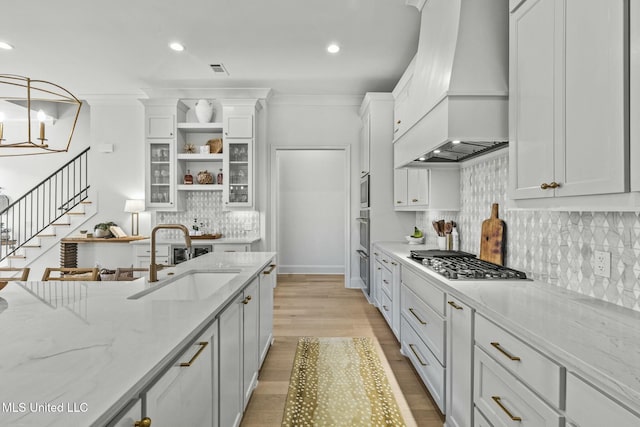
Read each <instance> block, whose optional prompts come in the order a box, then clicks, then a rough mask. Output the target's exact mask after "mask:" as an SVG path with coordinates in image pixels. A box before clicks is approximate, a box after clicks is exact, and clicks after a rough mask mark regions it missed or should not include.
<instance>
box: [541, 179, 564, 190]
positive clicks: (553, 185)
mask: <svg viewBox="0 0 640 427" xmlns="http://www.w3.org/2000/svg"><path fill="white" fill-rule="evenodd" d="M558 187H560V184H558V183H557V182H555V181H551V183H550V184H547V183H546V182H543V183H542V184H540V188H542V189H543V190H546V189H548V188H551V189H554V188H558Z"/></svg>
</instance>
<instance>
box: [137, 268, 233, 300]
mask: <svg viewBox="0 0 640 427" xmlns="http://www.w3.org/2000/svg"><path fill="white" fill-rule="evenodd" d="M239 272H240V271H239V270H221V271H213V272H212V271H207V272H192V273H189V274H185V275H181V276H177V277H175V278H171V279H167V280H166V281H163V282H157V283H158V284H157V285H156V286H152V287H151V288H149V289H145V290H143V291H140V292H138V293H136V294H133V295H131V296H130V297H128V299H141V298H145V299H151V300H175V301H179V300H201V299H205V298H208V297H210V296H211V295H213V294H214V293H215V292H216V291H218V290H219V289H220V288H222V287H223V286H225V285H226V284H227V283H229V282H230V281H231V280H233V279H234V278H235V277H236V276H237V275H238V273H239Z"/></svg>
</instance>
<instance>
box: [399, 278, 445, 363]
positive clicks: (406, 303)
mask: <svg viewBox="0 0 640 427" xmlns="http://www.w3.org/2000/svg"><path fill="white" fill-rule="evenodd" d="M400 299H401V308H402V316H403V317H404V318H405V320H406V321H407V323H408V324H410V325H411V326H412V327H413V329H414V331H415V332H416V334H417V335H418V336H419V337H420V339H422V341H424V343H425V344H426V346H427V347H428V348H429V351H431V353H433V355H434V356H435V357H436V358H437V359H438V362H439V363H440V364H441V365H443V366H444V364H445V358H444V354H445V340H446V328H445V324H446V322H445V318H444V317H442V316H440V315H439V314H438V313H436V311H435V310H433V309H432V308H431V307H430V306H429V304H427V303H426V302H425V301H423V300H422V299H421V298H420V297H418V296H417V295H416V294H415V293H414V292H413V291H412V290H411V289H409V288H408V287H407V286H406V285H403V286H402V289H401V291H400Z"/></svg>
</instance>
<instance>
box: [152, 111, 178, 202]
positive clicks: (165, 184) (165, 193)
mask: <svg viewBox="0 0 640 427" xmlns="http://www.w3.org/2000/svg"><path fill="white" fill-rule="evenodd" d="M147 110H148V111H147V114H146V116H145V136H146V144H145V182H146V188H145V203H146V206H147V207H148V208H150V209H165V210H173V209H175V207H176V192H175V181H176V180H175V173H176V172H175V156H176V140H175V114H171V112H172V111H175V105H173V107H168V106H152V107H150V108H149V107H148V108H147ZM162 113H166V114H162Z"/></svg>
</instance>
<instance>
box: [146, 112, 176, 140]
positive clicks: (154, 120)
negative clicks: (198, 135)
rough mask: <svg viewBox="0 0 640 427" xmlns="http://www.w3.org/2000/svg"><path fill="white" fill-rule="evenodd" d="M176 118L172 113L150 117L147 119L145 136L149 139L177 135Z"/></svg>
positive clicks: (170, 137)
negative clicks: (175, 130)
mask: <svg viewBox="0 0 640 427" xmlns="http://www.w3.org/2000/svg"><path fill="white" fill-rule="evenodd" d="M174 129H175V116H174V115H173V114H172V113H170V114H166V115H149V116H147V118H146V126H145V134H146V136H147V138H169V139H172V138H173V137H174V135H175V132H174Z"/></svg>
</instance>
